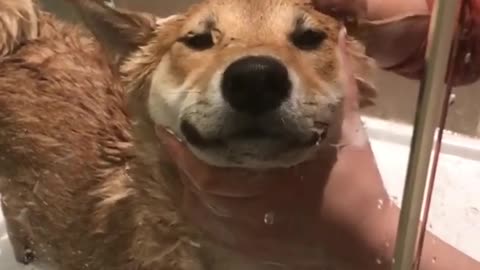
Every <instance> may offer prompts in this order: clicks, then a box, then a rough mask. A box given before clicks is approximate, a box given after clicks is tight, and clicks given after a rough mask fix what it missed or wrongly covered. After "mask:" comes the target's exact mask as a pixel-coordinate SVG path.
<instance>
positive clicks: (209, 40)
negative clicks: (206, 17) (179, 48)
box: [181, 32, 215, 51]
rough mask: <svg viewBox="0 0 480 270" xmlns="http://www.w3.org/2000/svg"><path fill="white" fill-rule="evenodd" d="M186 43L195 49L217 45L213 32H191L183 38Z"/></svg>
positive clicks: (182, 40) (204, 48)
mask: <svg viewBox="0 0 480 270" xmlns="http://www.w3.org/2000/svg"><path fill="white" fill-rule="evenodd" d="M181 42H183V43H184V44H185V45H187V46H188V47H189V48H191V49H194V50H199V51H200V50H206V49H210V48H212V47H213V46H214V45H215V42H214V41H213V36H212V33H210V32H206V33H200V34H189V35H187V36H186V37H184V38H182V39H181Z"/></svg>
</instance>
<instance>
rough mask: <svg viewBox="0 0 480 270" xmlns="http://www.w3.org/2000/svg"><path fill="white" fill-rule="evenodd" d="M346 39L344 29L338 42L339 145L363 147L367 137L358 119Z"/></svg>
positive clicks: (356, 100) (357, 103)
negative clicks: (340, 100)
mask: <svg viewBox="0 0 480 270" xmlns="http://www.w3.org/2000/svg"><path fill="white" fill-rule="evenodd" d="M347 38H348V37H347V32H346V29H342V31H341V32H340V35H339V40H338V48H339V49H338V57H339V62H340V70H341V72H340V79H341V83H342V88H343V89H344V91H345V97H344V101H343V121H342V127H341V139H340V144H342V145H355V146H360V147H363V146H365V145H368V136H367V134H366V132H365V130H364V129H363V125H362V122H361V119H360V114H359V92H358V86H357V81H356V80H355V77H354V75H353V69H352V63H351V58H350V56H349V54H348V51H347V50H348V47H347V42H348V41H347Z"/></svg>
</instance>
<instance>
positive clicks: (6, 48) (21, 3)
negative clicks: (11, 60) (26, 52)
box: [0, 0, 38, 57]
mask: <svg viewBox="0 0 480 270" xmlns="http://www.w3.org/2000/svg"><path fill="white" fill-rule="evenodd" d="M1 4H2V7H1V8H0V57H2V56H4V55H7V54H8V53H10V52H12V51H13V50H15V48H16V47H17V46H18V45H20V44H22V43H24V42H26V41H28V40H30V39H33V38H36V37H37V35H38V27H37V16H38V14H37V11H38V10H37V9H36V8H35V3H34V1H32V0H4V1H2V2H1Z"/></svg>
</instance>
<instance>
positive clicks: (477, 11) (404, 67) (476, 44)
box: [314, 0, 480, 85]
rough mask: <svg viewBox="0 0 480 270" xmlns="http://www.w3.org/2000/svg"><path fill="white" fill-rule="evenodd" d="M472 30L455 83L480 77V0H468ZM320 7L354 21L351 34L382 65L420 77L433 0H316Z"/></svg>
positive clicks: (460, 56)
mask: <svg viewBox="0 0 480 270" xmlns="http://www.w3.org/2000/svg"><path fill="white" fill-rule="evenodd" d="M468 1H469V4H470V7H469V13H468V19H469V20H470V19H471V22H472V24H471V28H470V29H471V32H470V33H468V35H467V36H466V37H465V39H464V40H463V41H462V44H461V45H460V52H459V54H458V58H457V60H456V61H455V70H456V71H455V76H454V84H455V85H462V84H468V83H472V82H474V81H476V80H477V79H478V78H479V77H480V53H479V51H480V0H468ZM314 2H315V5H316V6H317V8H318V10H320V11H322V12H325V13H328V14H331V15H333V16H335V17H339V18H350V19H346V21H347V22H349V21H350V22H351V21H352V19H351V18H355V20H353V21H354V23H349V24H348V23H347V25H348V26H349V31H350V32H351V34H353V35H355V36H357V38H359V39H360V40H362V41H363V42H364V43H365V45H366V47H367V54H368V55H369V56H371V57H372V58H374V59H375V60H376V61H377V63H378V65H379V67H381V68H383V69H385V70H390V71H393V72H396V73H397V74H400V75H403V76H405V77H408V78H413V79H419V78H420V77H421V75H422V72H423V68H424V55H425V49H426V45H427V36H428V27H429V20H430V13H431V10H432V8H433V3H434V0H389V1H383V0H314Z"/></svg>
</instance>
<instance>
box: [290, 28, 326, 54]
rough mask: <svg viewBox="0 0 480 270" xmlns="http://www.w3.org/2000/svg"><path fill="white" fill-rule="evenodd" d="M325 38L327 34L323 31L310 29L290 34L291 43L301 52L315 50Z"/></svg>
mask: <svg viewBox="0 0 480 270" xmlns="http://www.w3.org/2000/svg"><path fill="white" fill-rule="evenodd" d="M326 38H327V34H326V33H325V32H323V31H315V30H312V29H306V30H299V31H295V32H293V33H292V34H291V36H290V40H291V42H292V43H293V44H294V45H295V46H296V47H297V48H299V49H301V50H306V51H308V50H315V49H318V47H319V46H320V45H321V44H322V42H323V41H324V40H325V39H326Z"/></svg>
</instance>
